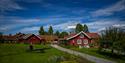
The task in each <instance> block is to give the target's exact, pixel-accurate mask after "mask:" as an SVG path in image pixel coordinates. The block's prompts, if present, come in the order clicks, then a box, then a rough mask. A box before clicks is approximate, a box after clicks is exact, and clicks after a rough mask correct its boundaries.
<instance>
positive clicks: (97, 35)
mask: <svg viewBox="0 0 125 63" xmlns="http://www.w3.org/2000/svg"><path fill="white" fill-rule="evenodd" d="M86 34H87V35H88V36H90V37H91V38H99V34H98V33H86Z"/></svg>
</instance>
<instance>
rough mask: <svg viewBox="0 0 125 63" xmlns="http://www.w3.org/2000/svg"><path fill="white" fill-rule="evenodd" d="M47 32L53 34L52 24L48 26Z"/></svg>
mask: <svg viewBox="0 0 125 63" xmlns="http://www.w3.org/2000/svg"><path fill="white" fill-rule="evenodd" d="M48 34H49V35H53V28H52V26H50V27H49V30H48Z"/></svg>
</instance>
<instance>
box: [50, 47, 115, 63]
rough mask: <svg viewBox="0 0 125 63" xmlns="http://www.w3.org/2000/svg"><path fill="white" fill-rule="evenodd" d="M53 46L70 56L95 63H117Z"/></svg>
mask: <svg viewBox="0 0 125 63" xmlns="http://www.w3.org/2000/svg"><path fill="white" fill-rule="evenodd" d="M51 46H52V47H54V48H56V49H58V50H61V51H64V52H67V53H70V54H74V55H77V56H81V57H83V58H86V59H87V60H89V61H92V62H95V63H116V62H114V61H110V60H107V59H103V58H98V57H95V56H91V55H88V54H84V53H80V52H77V51H74V50H70V49H66V48H63V47H60V46H58V45H51Z"/></svg>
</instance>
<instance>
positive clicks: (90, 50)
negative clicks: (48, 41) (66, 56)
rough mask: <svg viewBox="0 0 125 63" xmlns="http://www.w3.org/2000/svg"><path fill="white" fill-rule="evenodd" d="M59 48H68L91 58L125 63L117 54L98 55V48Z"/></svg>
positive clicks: (124, 59)
mask: <svg viewBox="0 0 125 63" xmlns="http://www.w3.org/2000/svg"><path fill="white" fill-rule="evenodd" d="M61 46H62V47H65V48H68V49H72V50H76V51H79V52H82V53H86V54H89V55H92V56H96V57H100V58H105V59H109V60H113V61H116V62H118V63H125V56H123V55H117V54H114V55H112V54H111V53H110V52H100V53H99V52H98V48H81V49H79V48H78V47H74V46H63V45H61Z"/></svg>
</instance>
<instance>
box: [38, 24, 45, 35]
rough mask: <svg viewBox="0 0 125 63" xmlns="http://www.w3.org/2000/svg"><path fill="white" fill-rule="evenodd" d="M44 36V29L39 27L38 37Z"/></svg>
mask: <svg viewBox="0 0 125 63" xmlns="http://www.w3.org/2000/svg"><path fill="white" fill-rule="evenodd" d="M44 34H45V31H44V28H43V26H41V27H40V30H39V35H44Z"/></svg>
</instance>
